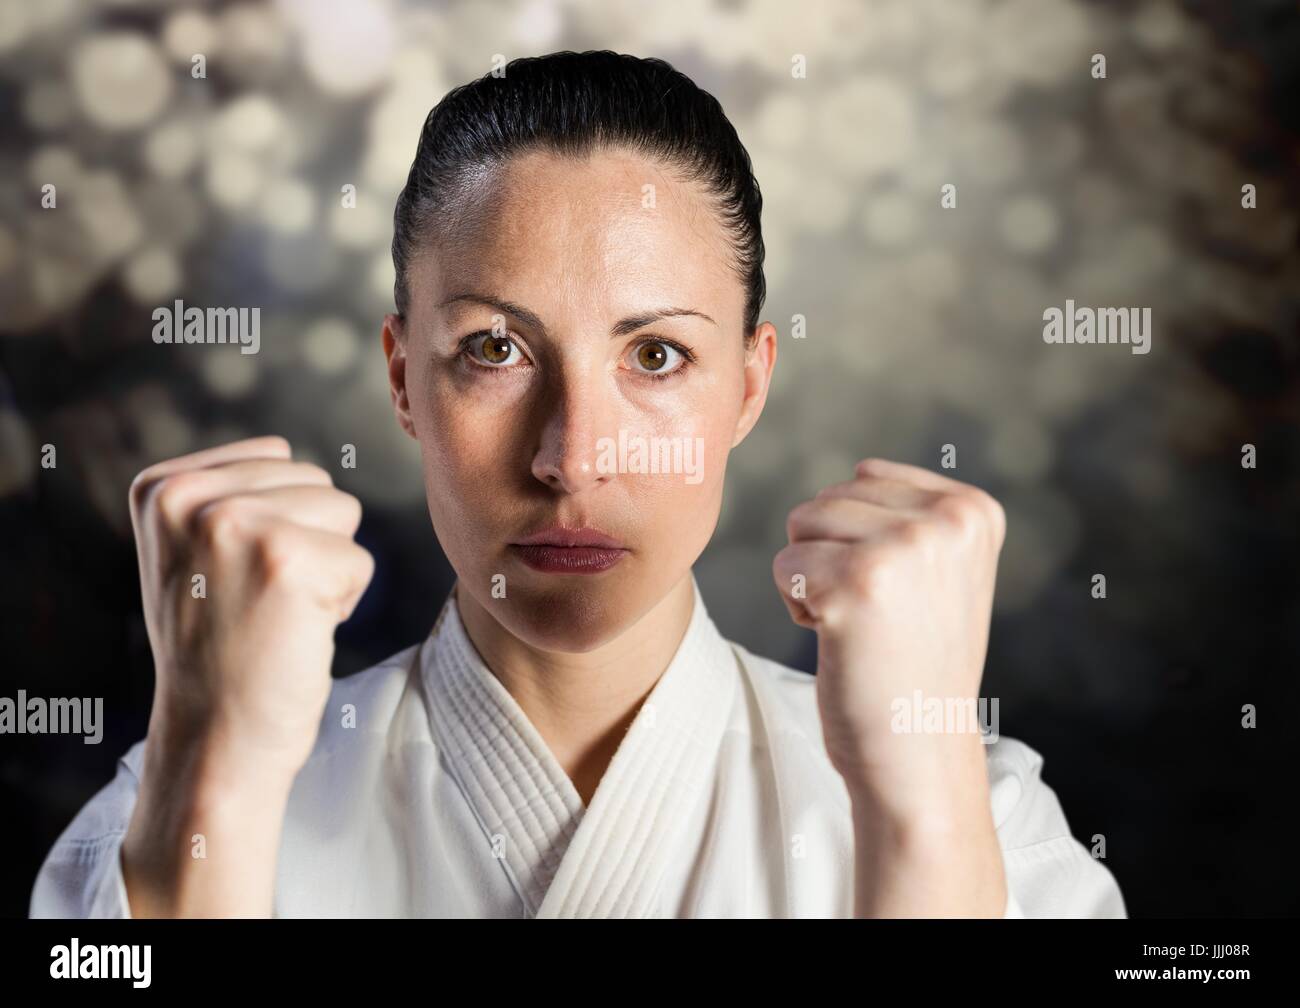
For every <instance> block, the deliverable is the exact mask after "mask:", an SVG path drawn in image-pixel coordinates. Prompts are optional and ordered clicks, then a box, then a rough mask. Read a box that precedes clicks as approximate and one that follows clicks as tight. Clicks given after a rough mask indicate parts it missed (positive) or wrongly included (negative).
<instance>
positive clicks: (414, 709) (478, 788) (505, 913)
mask: <svg viewBox="0 0 1300 1008" xmlns="http://www.w3.org/2000/svg"><path fill="white" fill-rule="evenodd" d="M814 690H815V679H814V677H812V676H810V675H808V674H806V673H803V672H799V671H796V670H794V669H791V668H787V667H785V666H783V665H780V664H778V663H776V662H773V661H769V660H767V659H765V658H760V657H758V656H756V655H753V654H751V653H749V652H748V651H747V650H746V649H745V648H743V647H741V646H739V645H737V644H732V643H730V642H728V641H727V640H725V639H723V637H722V636H721V634H720V633H719V631H718V629H717V627H716V626H715V625H714V623H713V621H712V619H710V617H709V615H708V613H707V611H706V609H705V606H704V602H703V599H702V597H701V596H700V593H699V588H698V585H696V586H695V609H694V614H693V616H692V618H691V622H690V624H689V627H688V629H687V631H686V635H685V637H684V638H683V640H682V643H681V646H680V647H679V649H678V651H677V653H676V655H675V656H674V657H673V659H672V661H671V662H670V663H669V666H668V668H667V669H666V670H665V672H664V674H663V676H662V677H661V678H660V680H659V681H658V682H657V683H656V684H655V687H654V689H653V690H652V692H651V693H650V695H649V697H648V698H647V700H646V702H645V704H644V705H643V706H642V708H641V710H640V711H639V712H638V713H637V716H636V718H635V720H634V721H633V723H632V726H631V727H630V728H629V730H628V732H627V734H626V735H625V736H624V738H623V741H622V743H621V744H620V746H619V748H618V750H617V752H616V753H615V755H614V758H613V760H612V761H611V763H610V764H609V768H608V769H607V770H606V772H605V775H604V777H603V778H602V779H601V781H600V785H599V787H598V789H597V790H596V793H595V795H594V796H593V797H592V800H591V805H590V807H586V808H584V806H583V803H582V800H581V798H580V797H579V796H578V793H577V791H576V789H575V788H574V786H573V783H572V782H571V781H570V780H569V778H568V776H567V775H566V774H565V772H564V770H563V768H562V767H561V766H560V764H559V763H558V762H557V761H556V759H555V757H554V756H553V755H552V754H551V752H550V750H549V749H548V748H547V746H546V744H545V742H543V740H542V738H541V736H540V735H539V734H538V733H537V731H536V729H535V728H534V727H533V726H532V724H531V723H530V722H529V721H528V719H527V717H526V716H525V714H524V712H523V711H522V709H521V708H520V707H519V705H518V704H517V703H516V702H515V700H514V699H513V697H511V695H510V694H509V693H508V692H507V691H506V689H505V687H504V686H502V685H501V683H500V681H499V680H497V679H496V677H495V676H493V675H492V673H491V672H490V671H489V670H488V669H487V667H486V666H485V665H484V664H483V662H482V660H481V659H480V658H479V656H478V654H477V652H476V651H475V649H474V647H473V644H472V643H471V642H470V640H469V638H468V636H467V635H466V632H465V629H464V626H463V624H462V623H461V619H460V615H459V612H458V610H457V606H456V602H455V594H454V592H453V593H452V595H451V596H450V597H449V598H448V600H447V602H446V604H445V605H444V607H443V610H442V613H441V615H440V616H439V617H438V620H437V622H436V623H435V625H434V628H433V630H432V631H431V633H430V635H429V637H428V638H427V639H426V640H425V641H424V642H423V643H422V644H420V645H413V646H411V647H409V648H407V649H405V650H404V651H401V652H399V653H398V654H395V655H393V656H392V657H391V658H389V659H388V660H386V661H384V662H382V663H380V664H379V665H376V666H375V667H373V668H370V669H367V670H366V671H364V672H360V673H357V674H356V675H352V676H349V677H347V678H344V679H339V680H336V681H335V683H334V685H333V688H332V691H331V694H330V700H329V703H328V706H327V708H326V713H325V716H324V719H323V721H322V726H321V730H320V733H319V736H318V738H317V742H316V745H315V748H314V750H313V751H312V754H311V757H310V758H309V760H308V761H307V763H306V764H305V765H304V767H303V769H302V770H301V772H300V773H299V774H298V776H297V778H296V779H295V781H294V784H293V787H292V790H291V793H290V798H289V804H288V807H287V811H286V816H285V823H284V831H283V835H282V841H281V847H280V853H279V860H278V864H277V869H276V871H277V875H276V887H275V894H274V904H273V906H274V910H273V912H274V914H275V916H277V917H354V916H364V917H850V916H852V914H853V827H852V821H851V817H850V807H849V797H848V792H847V790H846V788H845V785H844V782H843V779H842V778H841V777H840V775H839V774H838V773H837V772H836V771H835V769H834V768H833V767H832V766H831V764H830V761H829V759H828V757H827V755H826V751H825V748H824V745H823V743H822V737H821V723H820V718H819V716H818V712H817V702H816V695H815V692H814ZM348 705H351V707H350V708H349V707H348ZM350 710H351V711H354V723H353V722H352V721H351V720H349V716H348V712H349V711H350ZM349 725H351V726H349ZM143 747H144V742H143V740H141V741H140V742H137V743H136V744H135V745H133V746H132V747H131V748H130V749H129V750H128V751H127V753H126V754H125V755H124V756H123V757H122V759H121V760H119V762H118V769H117V773H116V776H115V777H114V778H113V780H112V781H111V782H110V783H109V784H107V785H106V786H105V787H104V788H103V789H102V790H101V791H99V792H98V793H97V794H96V795H95V796H94V797H93V798H92V799H91V800H90V801H89V802H88V803H87V804H86V805H85V807H84V808H82V810H81V811H80V812H79V813H78V814H77V816H76V817H75V818H74V819H73V821H72V823H71V824H70V825H69V826H68V828H67V829H66V830H65V831H64V832H63V834H62V835H61V836H60V837H59V839H58V840H57V841H56V842H55V845H54V847H53V849H52V850H51V851H50V853H49V855H48V856H47V858H46V860H45V862H44V864H43V865H42V867H41V870H40V873H39V875H38V876H37V879H36V883H35V886H34V889H33V892H32V899H31V911H30V912H31V916H33V917H74V918H81V917H129V916H130V907H129V904H128V901H127V896H126V890H125V886H124V885H123V881H122V872H121V865H120V861H119V857H120V849H121V844H122V838H123V836H124V834H125V832H126V828H127V824H128V822H129V820H130V817H131V811H132V807H133V805H134V803H135V798H136V792H137V788H138V783H139V779H140V770H141V762H142V759H143V755H144V752H143ZM986 753H987V760H988V771H989V777H990V781H991V785H992V792H991V802H992V811H993V818H994V823H995V824H996V826H997V835H998V839H999V842H1000V845H1001V848H1002V851H1003V858H1004V862H1005V865H1006V874H1007V884H1008V902H1007V911H1006V916H1007V917H1123V916H1125V907H1124V901H1123V898H1122V896H1121V894H1120V891H1119V888H1118V886H1117V885H1116V883H1115V880H1114V878H1113V877H1112V876H1111V874H1110V872H1109V871H1108V870H1107V869H1106V868H1105V867H1104V866H1103V865H1102V864H1101V863H1100V862H1098V861H1096V860H1094V859H1093V858H1092V857H1090V856H1089V855H1088V853H1087V851H1086V850H1085V848H1084V847H1083V845H1082V844H1080V843H1079V842H1078V841H1077V840H1075V839H1074V838H1073V837H1072V836H1071V834H1070V830H1069V827H1068V826H1067V824H1066V820H1065V816H1064V815H1063V813H1062V810H1061V806H1060V804H1059V802H1058V801H1057V798H1056V795H1055V794H1054V793H1053V791H1052V790H1051V789H1050V788H1049V787H1048V786H1047V785H1046V784H1045V783H1043V781H1042V780H1041V778H1040V776H1039V771H1040V768H1041V766H1042V758H1041V757H1040V756H1039V755H1038V754H1037V753H1036V752H1035V751H1034V750H1032V749H1030V748H1029V747H1028V746H1026V745H1025V744H1023V743H1021V742H1018V741H1016V740H1014V739H1011V738H1006V737H1002V738H1000V739H998V741H996V742H994V743H992V744H990V745H988V746H986Z"/></svg>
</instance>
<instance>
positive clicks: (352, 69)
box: [281, 0, 397, 95]
mask: <svg viewBox="0 0 1300 1008" xmlns="http://www.w3.org/2000/svg"><path fill="white" fill-rule="evenodd" d="M281 7H282V9H284V10H285V11H286V12H287V13H288V16H289V18H290V20H292V21H293V23H294V25H295V26H296V27H297V29H298V32H299V39H300V43H301V46H302V62H303V67H304V69H306V71H307V74H308V76H309V77H311V79H312V80H313V81H314V82H315V83H316V85H317V86H318V87H320V89H321V90H322V91H325V92H327V93H329V94H334V95H356V94H360V93H362V92H364V91H367V90H369V89H370V88H372V87H374V86H375V85H376V84H378V83H380V82H381V81H382V80H383V79H384V78H385V76H386V75H387V72H388V67H389V61H390V60H391V59H392V57H393V52H394V50H395V49H396V43H397V26H396V25H395V24H394V23H393V17H392V12H391V11H390V10H389V8H388V5H387V4H384V3H379V2H376V0H334V2H332V3H331V4H330V5H329V10H328V13H326V12H325V11H323V10H322V9H321V8H320V6H319V5H318V4H316V3H314V2H308V0H281Z"/></svg>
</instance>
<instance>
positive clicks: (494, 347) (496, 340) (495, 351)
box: [483, 336, 513, 364]
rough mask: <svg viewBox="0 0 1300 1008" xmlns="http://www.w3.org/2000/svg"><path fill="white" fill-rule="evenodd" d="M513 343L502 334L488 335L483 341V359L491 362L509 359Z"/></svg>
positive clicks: (501, 361) (497, 362) (500, 362)
mask: <svg viewBox="0 0 1300 1008" xmlns="http://www.w3.org/2000/svg"><path fill="white" fill-rule="evenodd" d="M511 346H513V344H512V343H511V342H510V341H509V340H508V339H506V338H505V337H504V336H489V337H487V339H485V340H484V341H483V359H484V360H486V361H488V362H489V363H491V364H502V363H504V362H505V361H507V360H509V359H510V347H511Z"/></svg>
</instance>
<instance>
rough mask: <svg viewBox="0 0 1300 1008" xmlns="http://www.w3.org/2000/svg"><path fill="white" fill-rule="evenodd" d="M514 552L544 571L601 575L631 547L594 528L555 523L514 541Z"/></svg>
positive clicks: (533, 566) (529, 564) (533, 567)
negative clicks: (565, 526)
mask: <svg viewBox="0 0 1300 1008" xmlns="http://www.w3.org/2000/svg"><path fill="white" fill-rule="evenodd" d="M510 549H511V551H512V552H513V553H514V554H515V555H516V556H517V557H519V559H520V560H521V561H523V562H524V563H525V564H527V565H528V566H529V567H531V568H532V569H533V570H536V571H541V572H542V573H544V574H599V573H600V572H602V571H606V570H609V569H610V568H611V567H613V566H614V565H615V564H617V563H619V562H620V561H621V560H622V559H623V558H624V557H626V556H627V555H628V554H629V553H630V552H631V550H629V549H628V548H627V547H626V546H624V545H623V544H622V543H621V542H619V541H618V540H617V539H614V538H613V537H611V536H607V535H605V533H603V532H600V531H598V530H596V529H593V528H575V529H570V528H563V527H561V526H553V527H551V528H548V529H542V530H541V531H540V532H535V533H533V534H532V535H530V536H527V537H525V538H523V539H520V540H518V541H517V542H512V543H511V544H510Z"/></svg>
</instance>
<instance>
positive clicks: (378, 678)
mask: <svg viewBox="0 0 1300 1008" xmlns="http://www.w3.org/2000/svg"><path fill="white" fill-rule="evenodd" d="M419 647H420V645H419V644H411V645H410V646H408V647H405V648H403V649H402V650H401V651H398V652H396V653H394V654H392V655H389V656H388V657H387V658H385V659H384V660H383V661H381V662H378V663H376V664H374V665H371V666H370V667H369V668H365V669H362V670H361V671H359V672H353V673H352V674H350V675H346V676H341V677H340V678H337V679H335V680H334V682H333V684H332V685H331V687H330V694H329V699H328V700H327V701H326V704H325V711H324V713H323V714H322V716H321V725H320V733H319V734H318V735H317V739H316V746H315V749H314V750H313V752H312V757H311V758H312V759H315V758H317V757H318V756H321V755H324V754H327V753H329V752H331V751H333V749H334V748H335V747H336V746H337V745H338V744H339V742H341V741H346V742H348V743H349V744H352V743H355V742H356V741H357V735H358V733H359V734H361V735H362V736H370V737H377V736H379V737H385V736H388V735H389V734H390V733H391V730H392V727H393V723H394V722H395V721H396V720H397V719H398V718H399V717H400V711H401V709H402V706H403V700H404V698H407V697H408V696H409V695H410V693H411V692H412V687H413V686H414V685H415V684H416V683H418V669H416V667H415V662H416V659H417V651H418V650H419Z"/></svg>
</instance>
